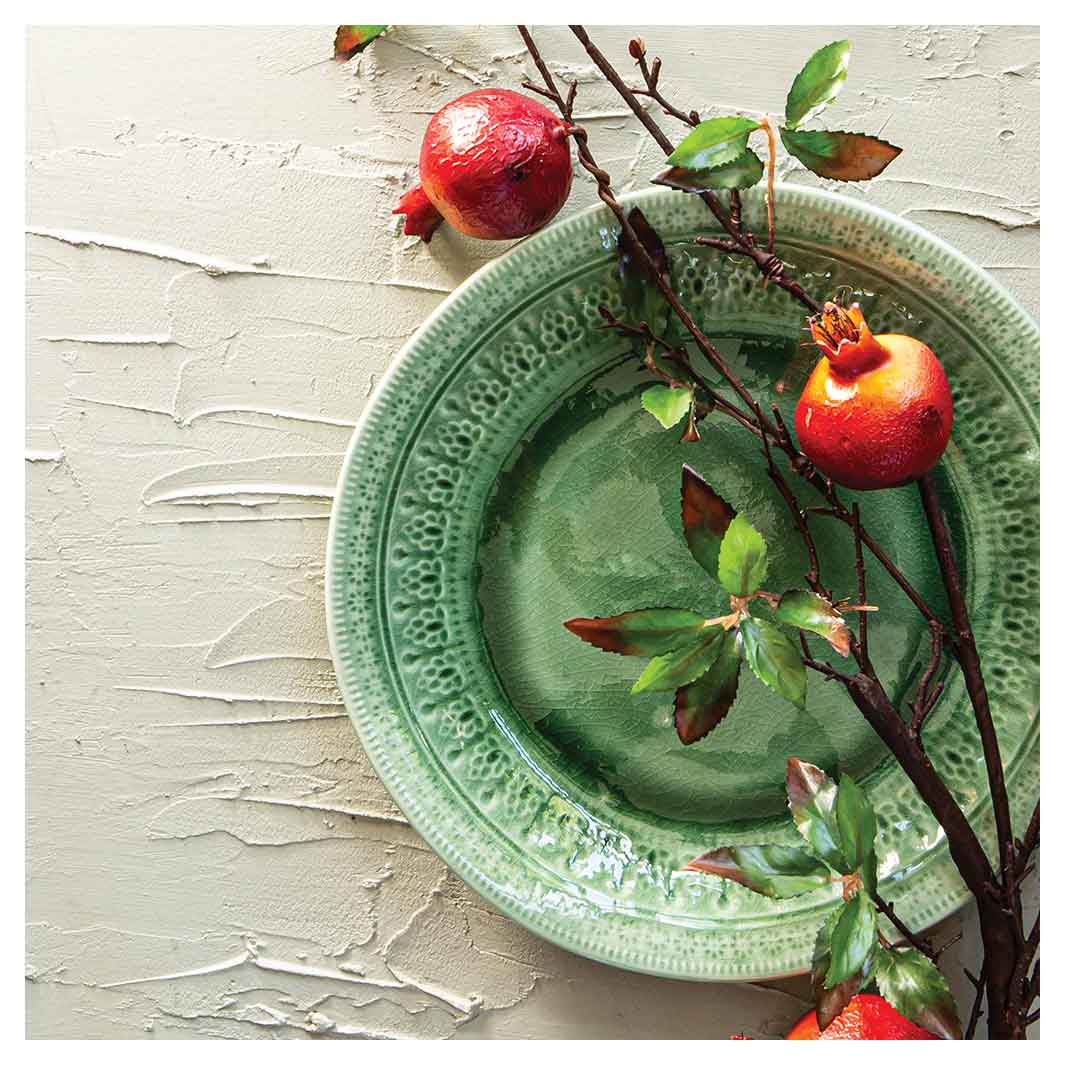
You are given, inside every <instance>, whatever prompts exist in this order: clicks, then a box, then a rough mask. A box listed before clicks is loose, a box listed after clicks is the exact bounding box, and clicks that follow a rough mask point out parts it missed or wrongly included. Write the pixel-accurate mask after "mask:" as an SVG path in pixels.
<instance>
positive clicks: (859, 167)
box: [780, 129, 902, 181]
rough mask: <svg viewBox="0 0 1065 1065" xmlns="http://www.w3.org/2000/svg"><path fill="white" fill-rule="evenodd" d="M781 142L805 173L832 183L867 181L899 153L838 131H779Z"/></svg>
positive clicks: (881, 143) (884, 143)
mask: <svg viewBox="0 0 1065 1065" xmlns="http://www.w3.org/2000/svg"><path fill="white" fill-rule="evenodd" d="M780 139H781V140H782V141H783V142H784V147H785V148H787V149H788V151H789V152H790V153H791V154H792V155H793V156H795V158H796V159H798V160H799V162H800V163H802V165H803V166H805V167H806V169H807V170H812V171H813V172H814V173H815V174H819V175H820V176H821V177H824V178H832V179H833V180H834V181H868V180H869V178H874V177H876V175H877V174H879V173H880V172H881V171H882V170H883V169H884V167H886V166H887V165H888V163H890V162H891V160H892V159H894V158H895V157H896V156H897V155H898V154H899V153H900V152H901V151H902V149H901V148H896V147H895V145H894V144H888V142H887V141H882V140H880V139H879V138H878V137H869V136H867V135H866V134H864V133H842V132H840V131H838V130H834V131H824V130H819V129H808V130H798V129H781V131H780Z"/></svg>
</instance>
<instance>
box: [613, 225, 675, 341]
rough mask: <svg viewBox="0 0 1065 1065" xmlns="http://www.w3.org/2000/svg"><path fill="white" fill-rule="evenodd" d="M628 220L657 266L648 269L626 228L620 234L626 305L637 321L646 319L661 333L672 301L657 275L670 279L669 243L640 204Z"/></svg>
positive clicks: (621, 272)
mask: <svg viewBox="0 0 1065 1065" xmlns="http://www.w3.org/2000/svg"><path fill="white" fill-rule="evenodd" d="M628 222H629V225H630V226H631V227H632V231H633V233H634V234H635V235H636V239H637V240H638V241H639V242H640V244H642V245H643V247H644V250H645V251H646V252H647V254H648V257H649V258H650V260H651V265H652V266H653V267H654V270H653V271H651V270H649V269H647V267H646V266H645V265H644V262H643V260H642V259H641V258H640V256H639V255H638V254H637V252H636V249H635V247H634V245H633V242H632V241H631V240H630V239H629V235H628V233H627V232H626V231H625V230H622V231H621V235H620V236H619V237H618V273H619V274H620V275H621V297H622V300H623V301H624V303H625V306H626V307H627V308H628V309H629V311H631V312H632V314H633V315H635V316H636V319H637V321H641V322H646V323H647V324H648V325H649V326H650V327H651V330H652V331H653V332H655V333H657V334H659V335H661V333H662V331H663V329H664V328H665V325H666V322H667V321H668V319H669V312H670V308H669V304H667V303H666V300H665V297H664V296H663V295H662V293H661V292H659V291H658V285H657V284H656V277H657V276H661V277H665V278H666V279H667V280H668V279H669V257H668V256H667V255H666V246H665V244H664V243H663V242H662V238H661V237H660V236H659V235H658V231H657V230H656V229H655V227H654V226H652V225H651V223H650V222H649V221H648V220H647V216H646V215H645V214H644V213H643V211H641V210H640V208H639V207H633V208H632V210H631V211H629V213H628Z"/></svg>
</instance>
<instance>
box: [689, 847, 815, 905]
mask: <svg viewBox="0 0 1065 1065" xmlns="http://www.w3.org/2000/svg"><path fill="white" fill-rule="evenodd" d="M683 871H684V872H699V873H709V874H710V875H711V876H720V877H724V878H725V879H726V880H735V881H736V883H738V884H742V885H743V886H744V887H745V888H748V889H749V890H751V891H756V892H757V893H758V894H759V895H767V896H769V898H772V899H787V898H792V897H794V896H795V895H805V894H806V893H807V892H808V891H815V890H816V889H817V888H820V887H824V886H825V884H828V883H829V882H830V881H831V879H832V871H831V870H830V869H828V868H826V867H825V865H824V864H823V863H821V862H819V861H818V860H817V859H816V858H815V857H814V856H813V855H812V854H810V853H809V852H808V851H805V850H803V849H802V848H801V847H781V846H777V845H776V844H757V845H753V846H743V847H718V848H717V849H716V850H712V851H707V852H706V854H703V855H701V856H700V857H698V858H695V859H693V860H692V861H690V862H688V864H687V865H686V866H685V867H684V870H683Z"/></svg>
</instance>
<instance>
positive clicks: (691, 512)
mask: <svg viewBox="0 0 1065 1065" xmlns="http://www.w3.org/2000/svg"><path fill="white" fill-rule="evenodd" d="M735 517H736V512H735V511H734V510H733V509H732V507H730V506H729V505H728V503H726V502H725V501H724V500H723V499H722V498H721V496H719V495H718V494H717V492H715V491H714V490H713V489H712V488H711V487H710V485H708V484H707V483H706V481H704V480H703V479H702V477H700V476H699V474H697V473H696V472H695V470H693V469H692V468H691V466H688V465H685V467H684V470H683V473H682V474H681V482H680V523H681V525H682V526H683V527H684V539H685V540H686V541H687V542H688V550H689V551H691V553H692V554H693V555H694V556H695V561H696V562H698V563H699V565H700V566H702V567H703V569H705V570H706V572H707V573H709V574H710V576H711V577H714V578H715V579H716V578H717V560H718V554H719V552H720V548H721V539H722V537H723V536H724V535H725V533H726V532H727V530H728V527H729V525H730V524H731V522H732V520H733V519H734V518H735Z"/></svg>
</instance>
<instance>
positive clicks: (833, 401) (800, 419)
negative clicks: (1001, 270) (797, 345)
mask: <svg viewBox="0 0 1065 1065" xmlns="http://www.w3.org/2000/svg"><path fill="white" fill-rule="evenodd" d="M810 331H811V333H812V334H813V337H814V340H816V341H817V344H818V346H819V347H820V348H821V350H822V351H823V352H824V353H825V357H824V358H823V359H821V361H820V362H819V363H818V364H817V365H816V366H815V367H814V370H813V373H811V374H810V378H809V380H808V381H807V382H806V387H805V388H804V389H803V392H802V395H801V396H800V397H799V402H798V405H797V406H796V408H795V432H796V435H797V436H798V438H799V445H800V446H801V447H802V450H803V451H804V452H805V454H806V456H807V457H808V458H809V459H810V461H811V462H812V463H813V464H814V465H815V466H816V467H817V468H818V469H819V470H820V471H821V472H822V473H823V474H825V475H826V476H827V477H830V478H831V479H832V480H833V481H835V482H836V483H837V484H841V485H843V486H844V487H846V488H856V489H867V490H869V489H876V488H895V487H897V486H899V485H903V484H908V483H909V482H910V481H913V480H916V479H917V478H918V477H920V476H921V475H922V474H924V473H927V472H928V471H929V470H931V469H932V467H933V466H935V464H936V463H937V462H938V461H939V459H940V456H941V455H942V454H943V451H944V449H945V448H946V446H947V441H948V440H949V439H950V432H951V428H952V427H953V424H954V404H953V401H952V399H951V395H950V383H949V382H948V381H947V375H946V373H945V372H944V370H943V367H942V365H941V364H940V362H939V359H937V358H936V356H935V354H934V353H933V351H932V349H931V348H929V347H928V346H927V345H926V344H923V343H921V341H919V340H915V339H914V338H913V337H909V336H904V335H902V334H899V333H882V334H880V335H878V336H873V334H872V332H871V331H870V329H869V326H868V325H867V324H866V321H865V318H864V317H863V315H862V312H861V309H860V307H859V306H858V304H856V303H855V304H853V305H852V306H851V307H850V308H849V309H848V310H846V311H844V310H843V309H842V308H840V307H837V306H836V305H835V304H833V303H826V304H825V308H824V311H823V312H822V314H821V315H819V316H818V317H816V318H813V319H811V321H810Z"/></svg>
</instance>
